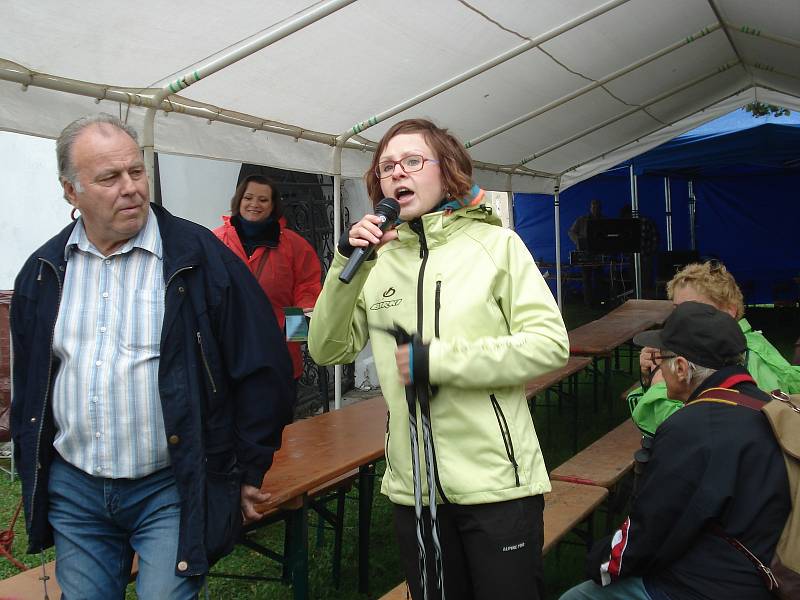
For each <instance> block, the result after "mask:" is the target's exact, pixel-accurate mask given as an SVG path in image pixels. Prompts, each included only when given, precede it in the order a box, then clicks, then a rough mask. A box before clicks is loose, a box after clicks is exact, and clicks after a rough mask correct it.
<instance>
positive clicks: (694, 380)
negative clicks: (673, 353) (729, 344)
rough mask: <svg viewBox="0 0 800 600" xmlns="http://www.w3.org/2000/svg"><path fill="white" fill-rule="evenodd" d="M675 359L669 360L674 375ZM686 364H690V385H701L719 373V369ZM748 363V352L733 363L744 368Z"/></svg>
mask: <svg viewBox="0 0 800 600" xmlns="http://www.w3.org/2000/svg"><path fill="white" fill-rule="evenodd" d="M675 358H677V357H670V358H668V359H667V360H668V361H669V365H668V366H669V369H670V371H672V373H675V371H676V370H677V369H676V367H675ZM686 362H688V363H689V373H691V375H690V376H689V381H687V382H686V383H690V384H692V385H700V384H701V383H703V382H704V381H705V380H706V379H708V378H709V377H711V376H712V375H713V374H714V373H716V372H717V369H710V368H709V367H701V366H699V365H696V364H694V363H693V362H692V361H690V360H687V361H686ZM746 362H747V352H744V353H742V354H740V355H739V356H737V357H736V360H734V361H733V364H736V365H740V366H744V365H745V364H746Z"/></svg>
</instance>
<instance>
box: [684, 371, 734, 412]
mask: <svg viewBox="0 0 800 600" xmlns="http://www.w3.org/2000/svg"><path fill="white" fill-rule="evenodd" d="M749 374H750V373H749V372H748V371H747V369H746V368H744V367H742V366H740V365H731V366H730V367H723V368H721V369H719V370H717V371H714V373H712V374H711V375H709V376H708V377H707V378H706V379H705V380H704V381H703V382H702V383H701V384H700V385H699V386H697V389H695V390H694V391H693V392H692V394H691V395H690V396H689V399H688V400H687V401H686V402H687V403H688V402H691V401H692V400H694V399H695V398H697V397H698V396H699V395H700V394H702V393H703V392H704V391H706V390H707V389H709V388H713V387H720V384H721V383H723V382H724V381H725V380H726V379H728V378H729V377H732V376H734V375H749ZM733 387H734V389H735V388H736V387H737V386H735V385H734V386H733Z"/></svg>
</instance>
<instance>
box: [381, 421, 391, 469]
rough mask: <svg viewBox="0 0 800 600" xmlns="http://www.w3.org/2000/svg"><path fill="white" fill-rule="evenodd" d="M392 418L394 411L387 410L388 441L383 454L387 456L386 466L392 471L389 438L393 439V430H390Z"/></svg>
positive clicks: (385, 443)
mask: <svg viewBox="0 0 800 600" xmlns="http://www.w3.org/2000/svg"><path fill="white" fill-rule="evenodd" d="M391 418H392V413H391V412H390V411H388V410H387V411H386V442H384V449H383V454H384V456H386V467H387V468H388V469H389V470H390V471H391V470H392V461H390V460H389V440H390V439H391V436H392V434H391V432H390V431H389V421H390V420H391Z"/></svg>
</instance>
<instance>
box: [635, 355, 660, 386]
mask: <svg viewBox="0 0 800 600" xmlns="http://www.w3.org/2000/svg"><path fill="white" fill-rule="evenodd" d="M660 354H661V351H660V350H659V349H658V348H649V347H644V348H642V351H641V352H640V353H639V368H640V369H641V371H642V381H643V382H645V383H647V385H648V386H650V385H653V384H655V383H658V382H659V381H664V376H663V375H662V374H661V369H659V367H660V366H661V360H660V359H656V357H657V356H660Z"/></svg>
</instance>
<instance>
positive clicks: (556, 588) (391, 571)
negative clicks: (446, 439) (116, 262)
mask: <svg viewBox="0 0 800 600" xmlns="http://www.w3.org/2000/svg"><path fill="white" fill-rule="evenodd" d="M602 313H603V311H602V310H600V309H589V308H584V307H583V306H579V305H568V306H567V307H566V310H565V321H566V322H567V327H568V329H573V328H575V327H577V326H579V325H581V324H583V323H585V322H588V321H591V320H592V319H595V318H597V317H599V316H600V315H601V314H602ZM747 317H748V319H749V320H750V323H751V324H752V325H753V327H754V328H756V329H762V330H763V331H764V333H765V335H766V336H767V338H768V339H769V340H770V341H772V342H773V343H774V344H775V345H776V346H777V347H778V348H779V349H780V350H781V352H782V353H783V354H784V355H786V356H787V357H790V356H791V352H792V349H793V344H794V341H795V338H796V335H797V332H798V329H800V311H798V310H792V309H785V308H776V309H765V308H754V309H749V310H748V313H747ZM621 363H622V364H621V367H622V368H623V369H625V368H627V365H628V361H627V359H626V358H624V356H623V358H622V361H621ZM636 364H637V363H636V360H634V373H633V374H629V373H627V372H614V373H613V375H612V382H611V386H610V388H611V393H612V395H613V396H612V397H613V398H614V405H615V408H614V414H613V418H612V417H610V415H608V413H607V403H606V402H605V401H602V400H601V401H600V402H599V411H598V412H597V413H595V412H594V411H593V410H592V396H591V386H590V385H588V381H589V380H588V378H587V377H586V376H584V377H583V378H582V381H583V384H582V385H581V386H580V403H579V407H580V409H579V413H578V419H579V420H578V446H579V448H583V447H585V446H587V445H588V444H590V443H591V442H593V441H594V440H596V439H597V438H599V437H600V436H602V435H603V434H604V433H605V432H607V431H608V430H609V429H610V428H611V427H612V426H616V425H617V424H619V423H620V422H622V421H623V420H624V419H625V418H627V416H628V411H627V408H626V407H625V406H624V405H623V403H622V402H621V401H620V400H619V396H620V394H621V392H622V391H623V390H624V389H626V388H627V387H628V386H630V384H631V383H632V382H633V381H634V380H636V379H637V378H638V375H637V374H636ZM534 422H535V424H536V430H537V434H538V436H539V440H540V443H541V445H542V449H543V452H544V456H545V461H546V463H547V467H548V469H553V468H554V467H556V466H558V465H559V464H561V463H562V462H564V461H565V460H566V459H568V458H569V457H570V456H571V455H572V448H571V445H572V442H571V440H572V433H571V431H572V410H571V407H570V406H568V405H565V406H563V409H562V411H561V414H559V411H558V409H557V408H556V407H551V408H550V409H549V410H548V409H547V408H546V407H544V406H541V405H539V406H537V407H536V409H535V411H534ZM382 472H383V464H379V465H378V473H377V475H376V482H375V490H376V493H375V499H374V503H373V511H372V529H371V532H370V557H369V561H370V562H369V573H370V590H371V594H370V595H369V596H367V595H363V594H359V593H358V591H357V590H358V561H357V543H356V542H357V537H358V536H357V533H358V532H357V521H356V517H357V512H358V504H357V499H356V492H355V491H353V492H350V493H349V494H348V501H347V508H346V524H345V531H344V548H343V557H342V575H341V585H340V587H339V589H336V588H334V587H333V581H332V575H331V555H332V547H333V534H332V532H331V531H329V530H326V531H325V533H324V540H323V543H322V545H321V546H319V547H318V546H317V528H316V522H317V516H316V514H315V513H313V512H312V513H311V516H310V524H309V586H310V597H311V598H314V599H324V600H329V599H330V600H334V599H341V600H356V599H359V600H363V599H366V598H379V597H380V596H381V595H382V594H383V593H385V592H386V591H388V590H389V589H391V588H392V587H394V586H395V585H397V584H398V583H399V582H400V581H401V580H402V579H403V575H402V568H401V566H400V560H399V556H398V553H397V549H396V546H395V543H394V532H393V530H392V523H391V506H390V504H389V502H388V500H387V499H386V498H385V497H384V496H382V495H381V494H380V493H379V492H378V490H379V489H380V475H381V473H382ZM19 494H20V489H19V482H18V480H17V481H15V482H14V483H13V484H12V483H10V481H9V478H8V476H5V475H2V474H0V528H5V527H6V526H7V524H8V522H9V520H10V517H11V514H12V513H13V510H14V509H15V508H16V504H17V502H18V501H19ZM331 507H333V504H331ZM621 512H624V511H621ZM621 512H620V514H616V515H615V516H613V517H612V519H611V520H612V522H614V523H615V522H616V521H617V520H618V518H619V517H620V516H621ZM595 521H596V523H595V534H596V536H599V535H600V534H602V533H603V527H604V526H605V523H606V518H605V515H599V517H598V518H597V519H596V520H595ZM15 532H16V537H15V542H14V546H13V551H14V555H15V556H16V557H18V558H19V559H20V560H22V561H23V562H24V563H25V564H27V565H29V566H35V565H38V564H39V556H38V555H37V556H28V555H25V554H24V552H25V545H26V536H25V533H24V524H23V519H22V517H21V516H20V519H19V521H18V523H17V526H16V529H15ZM283 532H284V527H283V524H281V523H276V524H274V525H270V526H268V527H265V528H262V529H260V530H257V531H255V532H254V533H253V534H251V535H252V536H253V539H254V540H256V541H258V542H259V543H262V544H264V545H266V546H268V547H270V548H272V549H273V550H275V551H276V552H281V551H282V548H283ZM571 542H575V543H571ZM584 556H585V547H584V546H583V545H581V544H580V543H579V540H578V538H577V537H576V536H574V535H570V536H568V538H567V543H562V544H561V545H560V546H559V547H558V548H557V550H556V551H552V552H551V553H550V554H549V555H548V556H546V557H545V582H546V588H547V591H548V599H553V600H554V599H556V598H558V597H559V595H560V594H561V593H562V592H563V591H564V590H566V589H567V588H569V587H570V586H572V585H574V584H576V583H578V582H580V581H582V580H583V560H584ZM44 558H45V560H48V561H49V560H52V559H53V558H54V555H53V551H52V549H51V550H49V551H48V552H46V553H45V555H44ZM214 570H215V571H218V572H227V573H238V574H263V575H268V576H273V577H278V576H280V570H279V567H278V566H277V565H276V564H275V563H274V562H272V561H270V560H268V559H266V558H264V557H262V556H259V555H257V554H255V553H254V552H252V551H250V550H248V549H246V548H244V547H243V546H238V547H237V548H236V550H235V551H234V552H233V553H232V554H231V555H230V556H228V557H226V558H225V559H223V560H222V561H220V562H219V563H218V564H217V565H216V566H215V567H214ZM16 572H17V571H16V569H15V568H14V567H13V566H11V565H10V563H8V561H6V560H4V559H2V558H0V579H2V578H5V577H9V576H10V575H13V574H15V573H16ZM209 591H210V596H211V598H226V599H228V598H230V599H232V600H236V599H241V600H244V599H247V600H251V599H263V600H282V599H290V598H292V597H293V596H292V588H291V587H290V586H287V585H284V584H282V583H280V582H249V581H238V580H231V579H220V578H213V577H212V578H210V580H209ZM128 598H130V599H134V598H136V595H135V591H134V586H133V585H131V586H129V588H128Z"/></svg>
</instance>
